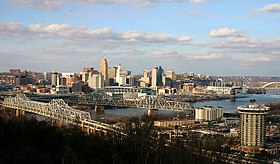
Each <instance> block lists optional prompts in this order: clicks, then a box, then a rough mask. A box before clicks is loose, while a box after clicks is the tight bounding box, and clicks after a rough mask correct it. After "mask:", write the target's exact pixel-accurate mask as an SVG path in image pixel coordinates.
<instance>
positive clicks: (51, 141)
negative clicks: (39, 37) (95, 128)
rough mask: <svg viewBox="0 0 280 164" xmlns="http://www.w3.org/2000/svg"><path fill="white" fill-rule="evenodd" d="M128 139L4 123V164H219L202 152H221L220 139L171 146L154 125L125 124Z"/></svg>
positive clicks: (0, 151) (0, 154)
mask: <svg viewBox="0 0 280 164" xmlns="http://www.w3.org/2000/svg"><path fill="white" fill-rule="evenodd" d="M124 132H125V133H126V134H127V136H123V135H119V134H114V133H109V134H108V133H107V134H90V135H88V134H85V133H84V132H82V131H81V130H80V129H79V128H76V127H72V128H69V127H68V128H57V127H53V126H51V125H50V124H49V123H47V122H39V121H37V120H35V119H31V120H26V119H4V118H3V117H0V142H1V144H0V163H36V164H37V163H40V164H44V163H46V164H50V163H63V164H64V163H67V164H68V163H70V164H76V163H93V164H99V163H113V164H126V163H129V164H130V163H131V164H134V163H136V164H142V163H143V164H144V163H145V164H147V163H156V164H170V163H177V164H180V163H219V162H218V161H216V160H213V159H209V158H206V157H205V156H203V155H201V150H202V149H205V148H207V149H208V148H209V149H211V150H217V149H219V147H220V145H221V143H222V139H221V138H217V139H216V138H208V140H204V141H202V140H200V139H199V138H198V137H197V136H193V134H190V135H188V136H186V137H185V139H184V141H183V139H178V140H175V141H174V142H167V140H165V139H164V138H160V139H158V138H157V137H156V136H157V134H155V132H154V131H153V126H152V122H150V121H149V120H146V121H144V123H143V120H141V121H140V120H138V119H133V120H130V121H128V122H127V123H125V124H124Z"/></svg>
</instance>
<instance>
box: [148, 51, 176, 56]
mask: <svg viewBox="0 0 280 164" xmlns="http://www.w3.org/2000/svg"><path fill="white" fill-rule="evenodd" d="M152 55H153V56H156V57H176V56H177V55H178V52H176V51H173V50H155V51H153V52H152Z"/></svg>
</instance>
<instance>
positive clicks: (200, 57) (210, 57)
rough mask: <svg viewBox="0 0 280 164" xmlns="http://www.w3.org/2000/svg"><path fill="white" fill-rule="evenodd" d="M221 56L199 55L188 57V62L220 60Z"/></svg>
mask: <svg viewBox="0 0 280 164" xmlns="http://www.w3.org/2000/svg"><path fill="white" fill-rule="evenodd" d="M222 57H223V55H222V54H220V53H199V54H193V55H190V56H188V57H187V58H188V59H189V60H212V59H219V58H222Z"/></svg>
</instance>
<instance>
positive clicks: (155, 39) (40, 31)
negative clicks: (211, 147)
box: [0, 23, 191, 46]
mask: <svg viewBox="0 0 280 164" xmlns="http://www.w3.org/2000/svg"><path fill="white" fill-rule="evenodd" d="M0 34H1V36H0V37H8V38H17V39H28V40H31V41H32V40H44V39H45V40H48V39H53V40H56V39H58V40H60V41H61V40H62V41H64V42H65V43H68V44H73V45H83V46H86V45H89V46H94V45H103V46H104V45H127V44H129V45H136V46H139V45H146V46H149V45H153V44H171V45H172V44H181V43H186V42H188V41H190V40H191V37H189V36H179V37H177V36H174V35H171V34H165V33H162V34H156V33H152V32H146V31H127V32H116V31H114V30H113V29H112V28H110V27H104V28H99V29H90V28H88V27H85V26H81V27H74V26H72V25H69V24H50V25H47V26H43V25H42V24H31V25H28V26H24V25H22V24H20V23H0Z"/></svg>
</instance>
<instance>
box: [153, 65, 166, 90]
mask: <svg viewBox="0 0 280 164" xmlns="http://www.w3.org/2000/svg"><path fill="white" fill-rule="evenodd" d="M163 72H164V71H163V69H162V68H161V66H158V67H156V68H154V69H152V86H153V87H157V86H162V74H163Z"/></svg>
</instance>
